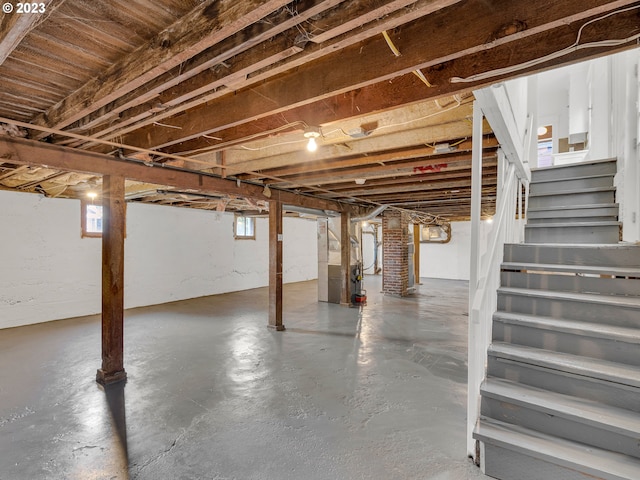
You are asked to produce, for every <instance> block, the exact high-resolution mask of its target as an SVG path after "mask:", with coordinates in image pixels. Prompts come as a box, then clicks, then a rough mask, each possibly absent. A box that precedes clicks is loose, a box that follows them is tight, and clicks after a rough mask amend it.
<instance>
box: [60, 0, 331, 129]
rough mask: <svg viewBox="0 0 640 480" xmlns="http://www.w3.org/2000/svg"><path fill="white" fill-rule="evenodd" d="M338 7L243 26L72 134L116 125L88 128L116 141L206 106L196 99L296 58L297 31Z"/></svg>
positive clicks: (318, 1) (283, 13) (327, 2)
mask: <svg viewBox="0 0 640 480" xmlns="http://www.w3.org/2000/svg"><path fill="white" fill-rule="evenodd" d="M340 3H341V0H304V1H301V2H298V3H297V4H296V10H295V12H293V11H290V10H289V9H286V8H283V9H281V10H279V11H276V12H273V13H272V14H271V15H269V16H268V17H267V18H266V19H265V20H264V21H260V22H256V23H253V24H251V25H248V26H247V27H245V28H244V29H243V30H241V31H239V32H237V33H236V34H234V35H233V36H231V37H229V38H226V39H224V40H222V41H221V42H219V43H217V44H215V45H213V46H211V47H210V48H208V49H206V50H205V51H203V52H201V53H199V54H198V55H195V56H194V57H192V58H190V59H189V60H187V61H186V62H184V63H182V64H180V65H179V66H178V67H175V68H172V69H171V70H169V71H167V72H165V73H163V74H161V75H159V76H157V77H156V78H154V79H153V80H151V81H149V82H147V83H145V84H144V85H142V86H141V87H138V88H137V89H135V90H132V91H131V92H129V93H127V94H126V95H123V96H122V97H120V98H118V99H117V100H115V101H113V102H111V103H109V104H108V105H105V106H104V107H101V108H100V109H98V110H96V111H95V112H93V113H91V114H89V115H88V116H86V117H85V118H82V119H81V120H79V121H78V122H75V123H74V124H73V125H71V128H79V129H86V128H92V127H93V126H95V125H99V124H101V123H104V122H106V121H109V124H110V125H111V124H114V123H115V125H113V126H109V127H108V128H105V127H99V128H98V127H96V128H93V129H92V130H91V131H90V132H87V135H89V136H95V137H98V138H101V137H103V136H105V135H108V134H109V133H111V132H113V131H114V130H118V134H119V135H121V134H123V133H127V132H128V131H130V130H131V129H130V128H127V127H128V126H130V125H131V124H134V123H136V122H138V123H140V125H145V124H146V122H145V121H144V119H146V118H149V117H153V118H152V119H151V120H149V122H148V123H152V122H154V121H159V120H162V119H163V118H165V117H168V116H171V115H175V114H176V113H179V112H181V111H183V110H185V109H187V108H189V107H190V106H193V104H186V105H184V107H180V108H177V107H178V105H182V104H184V103H185V102H187V101H188V100H191V99H193V98H200V100H201V101H202V102H204V101H207V100H208V99H210V97H206V98H201V97H202V95H204V94H205V93H210V92H214V97H215V96H220V95H221V94H223V93H225V92H226V91H228V89H226V88H222V87H227V86H228V85H229V84H235V83H238V82H239V81H241V80H244V79H245V78H246V77H248V76H249V74H250V73H253V72H255V71H258V70H261V69H263V68H266V67H267V66H269V65H271V64H273V63H278V62H279V61H281V60H283V59H285V58H288V57H290V56H291V55H293V54H295V53H299V52H301V51H302V49H303V48H302V47H303V46H304V44H305V43H306V42H308V39H306V38H303V37H302V35H301V33H300V30H299V29H298V28H296V26H297V25H298V24H300V23H302V22H305V21H309V19H310V18H312V17H314V18H315V17H317V16H320V15H321V13H322V12H323V11H324V10H326V9H328V8H331V7H333V6H335V5H336V4H340ZM216 67H218V68H216ZM219 89H221V91H220V92H216V90H219ZM114 120H115V121H114Z"/></svg>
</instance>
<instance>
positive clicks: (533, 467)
mask: <svg viewBox="0 0 640 480" xmlns="http://www.w3.org/2000/svg"><path fill="white" fill-rule="evenodd" d="M476 438H477V439H478V440H481V441H483V442H484V464H485V471H487V472H489V471H490V472H492V473H490V474H489V475H491V476H493V477H495V478H500V479H504V478H512V479H518V480H588V479H591V480H593V479H606V480H630V479H633V480H637V479H638V478H640V461H638V460H637V459H635V458H632V457H629V456H627V455H624V454H620V453H615V452H611V451H608V450H603V449H599V448H595V447H591V446H587V445H583V444H580V443H577V442H572V441H569V440H563V439H559V438H557V437H554V436H551V435H545V434H543V433H540V432H538V431H535V430H530V429H527V428H524V427H520V426H513V425H508V424H504V423H502V422H499V421H497V420H493V419H485V420H484V421H483V422H482V423H481V426H480V428H479V429H478V430H477V432H476Z"/></svg>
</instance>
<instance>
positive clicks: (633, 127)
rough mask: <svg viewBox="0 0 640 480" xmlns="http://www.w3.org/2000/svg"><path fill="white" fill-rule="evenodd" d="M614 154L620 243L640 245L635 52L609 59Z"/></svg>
mask: <svg viewBox="0 0 640 480" xmlns="http://www.w3.org/2000/svg"><path fill="white" fill-rule="evenodd" d="M611 61H612V80H611V82H612V87H613V88H612V103H613V132H614V154H615V155H616V157H617V158H618V175H616V201H617V202H618V203H619V204H620V216H619V218H620V220H621V221H622V223H623V227H622V234H623V240H624V241H627V242H638V241H640V156H639V153H640V152H639V150H638V145H639V139H640V122H639V121H638V117H639V115H640V109H639V106H638V100H639V98H640V95H639V94H638V90H639V88H640V84H639V80H638V68H639V67H638V65H639V63H640V53H639V52H638V50H637V49H635V50H629V51H626V52H622V53H620V54H618V55H615V56H614V57H612V60H611Z"/></svg>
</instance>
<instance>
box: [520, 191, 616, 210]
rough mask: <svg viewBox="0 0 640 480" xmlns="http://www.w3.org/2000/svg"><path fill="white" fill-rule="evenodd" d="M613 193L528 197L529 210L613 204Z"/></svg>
mask: <svg viewBox="0 0 640 480" xmlns="http://www.w3.org/2000/svg"><path fill="white" fill-rule="evenodd" d="M614 197H615V195H614V192H613V191H603V192H582V193H578V192H576V193H571V194H568V195H544V196H541V197H536V196H531V195H530V196H529V208H535V209H543V208H553V207H573V206H580V205H594V204H598V203H614Z"/></svg>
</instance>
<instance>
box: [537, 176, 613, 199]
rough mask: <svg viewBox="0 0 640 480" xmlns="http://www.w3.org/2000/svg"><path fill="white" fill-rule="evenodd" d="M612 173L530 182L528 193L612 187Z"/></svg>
mask: <svg viewBox="0 0 640 480" xmlns="http://www.w3.org/2000/svg"><path fill="white" fill-rule="evenodd" d="M612 186H613V175H607V176H603V177H586V178H569V179H565V180H555V179H554V180H553V181H547V182H538V181H536V182H531V185H530V187H529V193H531V194H533V195H537V194H538V193H554V192H573V191H576V192H579V191H581V190H584V189H585V188H597V187H612Z"/></svg>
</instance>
